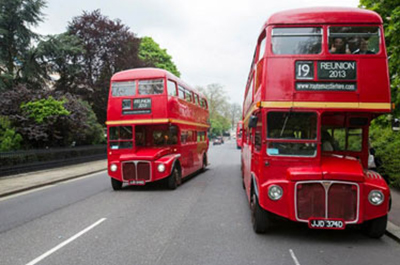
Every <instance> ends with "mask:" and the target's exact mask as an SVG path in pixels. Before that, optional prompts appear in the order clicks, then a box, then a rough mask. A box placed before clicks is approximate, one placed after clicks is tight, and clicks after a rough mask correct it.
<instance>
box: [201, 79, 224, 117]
mask: <svg viewBox="0 0 400 265" xmlns="http://www.w3.org/2000/svg"><path fill="white" fill-rule="evenodd" d="M197 89H198V90H199V91H200V92H201V93H203V94H204V96H205V97H206V98H207V101H208V109H209V111H210V119H214V118H216V117H217V116H218V115H221V116H225V117H229V115H228V113H229V109H230V108H229V102H228V96H227V93H226V91H225V90H224V88H223V86H221V85H220V84H210V85H207V87H206V88H205V89H204V88H202V87H198V88H197Z"/></svg>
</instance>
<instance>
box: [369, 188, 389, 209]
mask: <svg viewBox="0 0 400 265" xmlns="http://www.w3.org/2000/svg"><path fill="white" fill-rule="evenodd" d="M368 200H369V202H370V203H371V204H372V205H376V206H378V205H381V204H382V203H383V201H384V200H385V195H383V193H382V192H381V191H380V190H372V191H371V192H370V193H369V195H368Z"/></svg>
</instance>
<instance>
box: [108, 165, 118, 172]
mask: <svg viewBox="0 0 400 265" xmlns="http://www.w3.org/2000/svg"><path fill="white" fill-rule="evenodd" d="M117 169H118V166H117V165H116V164H111V166H110V170H111V171H112V172H115V171H117Z"/></svg>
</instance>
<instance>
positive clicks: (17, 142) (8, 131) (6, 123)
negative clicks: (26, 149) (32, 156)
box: [0, 116, 22, 151]
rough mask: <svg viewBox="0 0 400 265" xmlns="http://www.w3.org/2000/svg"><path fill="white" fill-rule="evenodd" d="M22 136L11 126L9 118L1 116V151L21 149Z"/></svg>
mask: <svg viewBox="0 0 400 265" xmlns="http://www.w3.org/2000/svg"><path fill="white" fill-rule="evenodd" d="M21 142H22V136H21V135H20V134H19V133H17V132H16V131H15V129H14V128H13V127H12V126H11V122H10V120H9V119H8V118H7V117H4V116H0V151H10V150H17V149H20V148H21Z"/></svg>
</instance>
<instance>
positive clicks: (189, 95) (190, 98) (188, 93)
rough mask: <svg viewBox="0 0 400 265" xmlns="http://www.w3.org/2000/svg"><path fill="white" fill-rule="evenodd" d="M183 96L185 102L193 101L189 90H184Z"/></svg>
mask: <svg viewBox="0 0 400 265" xmlns="http://www.w3.org/2000/svg"><path fill="white" fill-rule="evenodd" d="M185 98H186V101H187V102H193V96H192V92H191V91H189V90H185Z"/></svg>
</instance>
